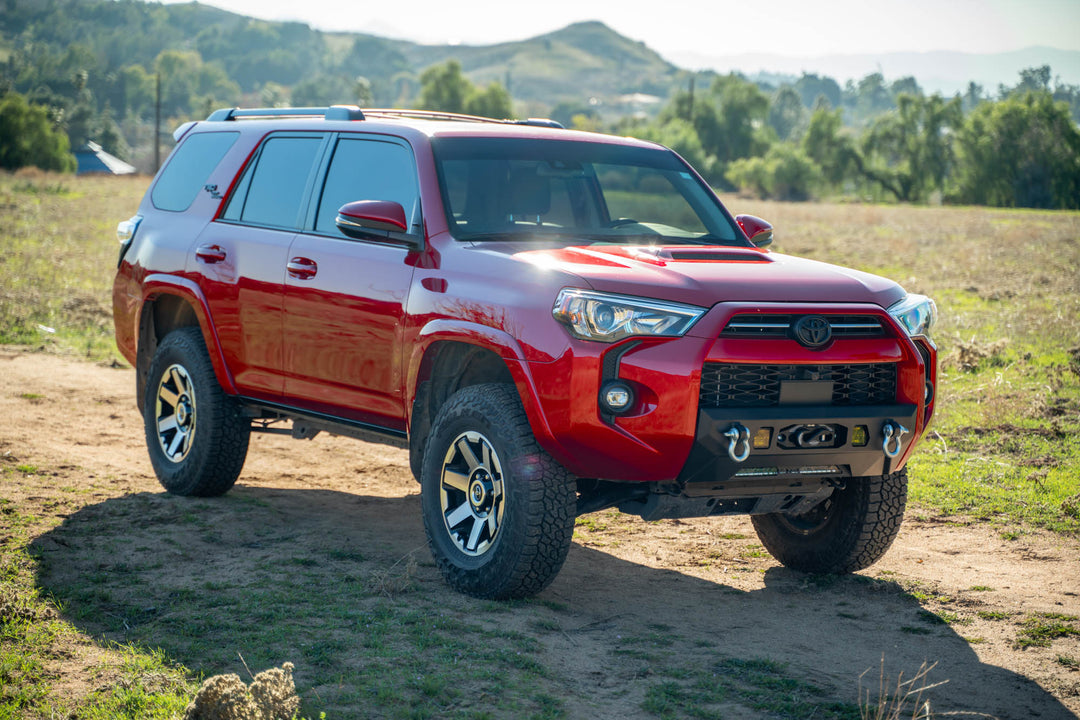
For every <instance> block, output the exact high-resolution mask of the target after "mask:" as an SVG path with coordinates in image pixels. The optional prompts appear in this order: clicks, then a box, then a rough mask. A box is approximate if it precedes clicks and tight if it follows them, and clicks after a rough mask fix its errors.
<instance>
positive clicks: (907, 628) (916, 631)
mask: <svg viewBox="0 0 1080 720" xmlns="http://www.w3.org/2000/svg"><path fill="white" fill-rule="evenodd" d="M900 632H902V633H907V634H908V635H929V634H930V633H932V632H933V631H932V630H928V629H926V628H924V627H912V626H911V625H901V626H900Z"/></svg>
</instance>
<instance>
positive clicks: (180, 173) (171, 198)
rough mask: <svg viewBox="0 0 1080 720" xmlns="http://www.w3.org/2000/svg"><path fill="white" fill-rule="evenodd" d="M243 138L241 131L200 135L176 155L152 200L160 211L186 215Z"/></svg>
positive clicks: (151, 197)
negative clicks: (230, 151) (233, 147)
mask: <svg viewBox="0 0 1080 720" xmlns="http://www.w3.org/2000/svg"><path fill="white" fill-rule="evenodd" d="M238 137H240V133H238V132H214V133H197V134H195V135H191V136H190V137H188V139H187V140H185V141H184V142H183V143H181V145H180V147H178V148H177V149H176V151H175V152H173V154H172V157H171V158H169V163H168V164H167V165H166V166H165V169H164V170H162V171H161V175H160V176H159V177H158V180H157V182H156V183H155V184H154V189H153V191H151V193H150V199H151V201H152V202H153V203H154V207H156V208H157V209H158V210H169V211H171V212H183V211H184V210H187V209H188V208H189V207H191V203H193V202H195V197H196V196H197V195H198V194H199V191H200V190H202V189H203V186H204V185H206V180H207V178H209V177H210V173H212V172H213V171H214V168H216V167H217V166H218V163H220V162H221V159H222V158H223V157H225V153H227V152H228V151H229V148H231V147H232V146H233V143H235V142H236V139H237V138H238Z"/></svg>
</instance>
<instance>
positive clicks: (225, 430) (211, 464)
mask: <svg viewBox="0 0 1080 720" xmlns="http://www.w3.org/2000/svg"><path fill="white" fill-rule="evenodd" d="M145 396H146V397H145V400H144V402H143V424H144V427H145V428H146V445H147V449H148V450H149V452H150V463H151V464H152V465H153V466H154V472H155V473H156V474H157V477H158V480H159V481H160V482H161V484H162V486H164V488H165V489H166V490H168V491H169V492H170V493H172V494H174V495H196V496H200V497H212V496H215V495H222V494H224V493H225V492H227V491H228V490H229V488H231V487H232V486H233V483H234V482H236V478H237V476H238V475H239V474H240V470H241V469H242V468H243V467H244V460H245V458H246V457H247V451H248V440H249V437H250V434H251V422H250V421H249V420H248V419H247V418H245V417H244V416H243V415H242V414H241V412H240V409H239V407H238V406H237V403H236V401H235V400H234V399H233V398H231V397H229V396H228V395H226V394H225V393H224V392H222V390H221V386H220V385H218V382H217V377H216V376H215V375H214V368H213V365H211V364H210V357H209V355H207V352H206V344H205V343H204V342H203V337H202V332H201V331H200V330H199V328H181V329H179V330H174V331H173V332H171V333H169V334H168V335H167V336H166V337H165V339H164V340H162V341H161V344H160V345H158V347H157V352H155V353H154V359H153V361H152V362H151V363H150V372H149V378H148V380H147V384H146V393H145Z"/></svg>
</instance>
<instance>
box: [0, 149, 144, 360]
mask: <svg viewBox="0 0 1080 720" xmlns="http://www.w3.org/2000/svg"><path fill="white" fill-rule="evenodd" d="M148 183H149V179H148V178H146V177H130V176H129V177H93V176H91V177H72V176H69V175H57V174H52V173H44V172H42V171H40V170H37V169H32V170H21V171H19V172H17V173H14V174H12V173H4V174H0V218H2V222H0V247H3V249H4V252H3V253H2V254H0V273H2V277H3V278H4V281H3V283H0V343H4V342H7V343H20V344H34V345H39V346H41V347H44V348H50V349H53V350H55V351H59V352H65V353H75V354H80V355H84V356H88V357H91V358H94V359H107V358H117V357H118V355H117V353H116V351H115V350H114V343H113V339H112V332H113V328H112V300H111V292H112V280H113V275H114V273H115V272H116V256H117V251H118V249H119V246H118V245H117V242H116V224H117V222H119V221H121V220H126V219H127V218H129V217H131V216H132V215H133V214H135V211H136V209H137V208H138V205H139V200H140V199H141V198H142V195H143V193H144V192H145V191H146V186H147V184H148Z"/></svg>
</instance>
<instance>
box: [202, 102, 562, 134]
mask: <svg viewBox="0 0 1080 720" xmlns="http://www.w3.org/2000/svg"><path fill="white" fill-rule="evenodd" d="M319 115H322V116H323V117H324V118H325V119H327V120H366V119H367V118H369V117H381V118H405V119H412V120H451V121H455V122H475V123H502V124H507V125H532V126H535V127H550V128H559V129H563V127H564V126H563V125H562V123H559V122H556V121H554V120H548V119H547V118H529V119H527V120H498V119H495V118H488V117H480V116H479V115H464V114H462V113H451V112H441V111H438V110H409V109H391V108H368V109H365V110H361V109H360V108H358V107H357V106H355V105H331V106H330V107H301V108H235V107H234V108H221V109H220V110H215V111H214V112H212V113H210V117H208V118H206V119H207V121H208V122H226V121H230V120H240V119H242V118H290V117H318V116H319Z"/></svg>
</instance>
